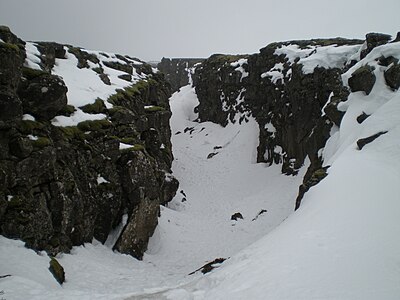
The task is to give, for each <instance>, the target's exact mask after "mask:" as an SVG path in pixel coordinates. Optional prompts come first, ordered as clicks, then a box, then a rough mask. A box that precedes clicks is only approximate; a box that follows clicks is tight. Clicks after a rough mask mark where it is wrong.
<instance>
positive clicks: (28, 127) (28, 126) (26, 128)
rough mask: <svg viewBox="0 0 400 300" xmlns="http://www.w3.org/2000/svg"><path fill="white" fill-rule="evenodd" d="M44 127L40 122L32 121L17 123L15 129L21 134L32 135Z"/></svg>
mask: <svg viewBox="0 0 400 300" xmlns="http://www.w3.org/2000/svg"><path fill="white" fill-rule="evenodd" d="M45 126H46V125H45V124H44V123H42V122H38V121H32V120H21V121H19V122H18V123H17V129H18V130H19V131H20V132H21V133H23V134H30V133H33V132H34V131H35V130H40V129H43V128H44V127H45Z"/></svg>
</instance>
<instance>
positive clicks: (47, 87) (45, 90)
mask: <svg viewBox="0 0 400 300" xmlns="http://www.w3.org/2000/svg"><path fill="white" fill-rule="evenodd" d="M66 94H67V87H66V86H65V84H64V82H63V80H62V79H61V78H60V77H58V76H55V75H51V74H46V73H43V74H42V75H41V76H38V77H36V78H34V79H32V80H28V79H26V80H21V82H20V85H19V90H18V95H19V96H20V97H21V101H22V103H23V110H24V113H26V114H30V115H32V116H34V117H35V118H37V119H40V120H51V119H53V118H54V117H55V116H56V115H58V113H59V112H60V111H61V110H62V109H63V108H64V107H65V106H66V105H67V96H66Z"/></svg>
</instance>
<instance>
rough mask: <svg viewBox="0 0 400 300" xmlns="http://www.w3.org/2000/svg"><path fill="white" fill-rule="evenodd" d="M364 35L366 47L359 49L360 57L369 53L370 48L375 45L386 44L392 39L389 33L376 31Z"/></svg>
mask: <svg viewBox="0 0 400 300" xmlns="http://www.w3.org/2000/svg"><path fill="white" fill-rule="evenodd" d="M365 37H366V43H367V49H365V50H363V51H361V55H360V58H361V59H363V58H364V57H365V56H367V54H368V53H370V52H371V51H372V49H374V48H375V47H378V46H380V45H384V44H387V43H388V42H389V41H390V40H391V39H392V36H391V35H389V34H383V33H376V32H371V33H368V34H367V35H366V36H365Z"/></svg>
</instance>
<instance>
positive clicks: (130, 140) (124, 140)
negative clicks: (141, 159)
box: [119, 137, 137, 145]
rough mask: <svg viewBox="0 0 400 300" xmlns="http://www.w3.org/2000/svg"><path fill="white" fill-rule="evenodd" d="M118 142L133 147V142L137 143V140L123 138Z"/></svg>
mask: <svg viewBox="0 0 400 300" xmlns="http://www.w3.org/2000/svg"><path fill="white" fill-rule="evenodd" d="M119 140H120V142H122V143H124V144H129V145H134V144H135V142H136V141H137V139H135V138H133V137H123V138H119Z"/></svg>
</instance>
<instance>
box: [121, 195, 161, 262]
mask: <svg viewBox="0 0 400 300" xmlns="http://www.w3.org/2000/svg"><path fill="white" fill-rule="evenodd" d="M159 213H160V205H159V203H158V202H157V201H155V200H150V199H149V198H147V197H146V198H143V199H142V200H141V201H140V203H139V205H138V206H137V207H136V208H135V209H134V210H133V212H132V214H131V216H130V218H129V220H128V224H127V225H126V226H125V228H124V230H123V232H122V233H121V235H120V237H119V239H118V241H117V243H116V244H115V246H114V249H115V250H118V251H119V252H121V253H125V254H130V255H132V256H134V257H136V258H138V259H142V257H143V254H144V252H145V251H146V250H147V244H148V241H149V239H150V237H151V236H152V235H153V233H154V230H155V228H156V226H157V224H158V215H159Z"/></svg>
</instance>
